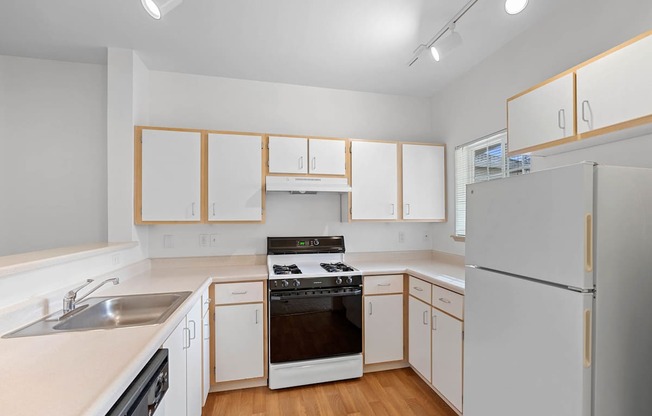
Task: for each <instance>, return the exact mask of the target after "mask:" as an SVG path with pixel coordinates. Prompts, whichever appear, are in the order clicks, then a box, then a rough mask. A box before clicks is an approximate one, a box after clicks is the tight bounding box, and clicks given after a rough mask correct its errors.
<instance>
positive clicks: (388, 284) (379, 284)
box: [378, 283, 392, 286]
mask: <svg viewBox="0 0 652 416" xmlns="http://www.w3.org/2000/svg"><path fill="white" fill-rule="evenodd" d="M391 285H392V284H391V283H378V286H391Z"/></svg>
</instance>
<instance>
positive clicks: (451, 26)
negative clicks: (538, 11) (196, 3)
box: [143, 0, 528, 66]
mask: <svg viewBox="0 0 652 416" xmlns="http://www.w3.org/2000/svg"><path fill="white" fill-rule="evenodd" d="M143 1H145V0H143ZM477 2H478V0H470V1H469V2H467V3H466V4H465V5H464V7H462V8H461V9H460V10H459V11H458V12H457V13H455V15H454V16H453V18H452V19H451V20H449V21H448V23H446V25H444V27H442V28H441V29H440V30H439V32H437V33H436V34H435V36H433V37H432V38H431V39H430V40H429V41H428V43H425V44H424V43H422V44H420V45H419V46H417V48H416V49H415V50H414V52H413V53H412V59H410V61H409V62H408V66H412V65H414V63H415V62H416V61H418V60H419V58H420V57H421V55H422V54H423V52H424V51H425V50H426V49H430V53H431V54H432V57H433V59H434V60H435V61H436V62H439V61H440V60H441V59H442V58H443V57H444V55H446V54H448V53H449V52H450V51H452V50H453V49H455V48H456V47H458V46H460V45H461V44H462V36H461V35H460V34H459V33H458V32H456V31H455V24H456V23H457V22H458V21H459V20H460V19H461V18H462V16H464V15H465V14H466V12H468V11H469V10H470V9H471V7H473V6H474V5H475V4H476V3H477ZM527 5H528V0H505V11H506V12H507V13H508V14H518V13H520V12H522V11H523V10H524V9H525V8H526V7H527Z"/></svg>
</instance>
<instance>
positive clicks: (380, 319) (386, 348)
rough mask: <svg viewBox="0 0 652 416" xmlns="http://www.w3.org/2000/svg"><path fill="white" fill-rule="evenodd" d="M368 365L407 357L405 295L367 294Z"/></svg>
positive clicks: (366, 348)
mask: <svg viewBox="0 0 652 416" xmlns="http://www.w3.org/2000/svg"><path fill="white" fill-rule="evenodd" d="M364 305H365V323H364V331H365V332H364V362H365V364H374V363H382V362H387V361H400V360H402V359H403V295H382V296H365V304H364Z"/></svg>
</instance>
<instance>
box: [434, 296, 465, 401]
mask: <svg viewBox="0 0 652 416" xmlns="http://www.w3.org/2000/svg"><path fill="white" fill-rule="evenodd" d="M432 311H433V312H432V385H433V386H434V387H435V388H436V389H437V390H438V391H439V392H440V393H441V394H442V395H444V397H446V399H448V401H449V402H451V404H453V406H455V407H456V408H457V409H458V410H462V336H463V333H462V331H463V329H462V322H461V321H459V320H457V319H455V318H453V317H451V316H449V315H447V314H445V313H444V312H441V311H439V310H438V309H435V308H433V309H432Z"/></svg>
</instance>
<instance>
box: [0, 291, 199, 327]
mask: <svg viewBox="0 0 652 416" xmlns="http://www.w3.org/2000/svg"><path fill="white" fill-rule="evenodd" d="M191 293H192V292H173V293H155V294H146V295H126V296H109V297H98V298H89V299H87V300H86V301H85V302H84V303H83V304H81V305H78V306H77V309H75V310H74V311H72V312H70V313H68V314H66V315H63V316H62V315H61V312H57V313H55V314H53V315H50V316H47V317H45V318H43V319H41V320H39V321H37V322H34V323H33V324H30V325H27V326H25V327H23V328H21V329H19V330H17V331H14V332H11V333H9V334H6V335H4V336H3V338H13V337H25V336H33V335H47V334H54V333H58V332H66V331H87V330H93V329H113V328H123V327H129V326H142V325H155V324H160V323H163V322H165V320H166V319H167V318H168V317H169V316H170V315H171V314H172V313H173V312H174V311H175V310H176V309H177V308H178V307H179V305H181V304H182V303H183V301H184V300H186V298H187V297H188V296H190V294H191Z"/></svg>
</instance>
